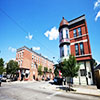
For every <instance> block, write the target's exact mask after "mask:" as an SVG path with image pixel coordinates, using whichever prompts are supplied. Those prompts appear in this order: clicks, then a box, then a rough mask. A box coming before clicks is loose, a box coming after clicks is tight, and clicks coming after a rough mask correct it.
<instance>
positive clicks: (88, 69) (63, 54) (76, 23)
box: [59, 15, 93, 85]
mask: <svg viewBox="0 0 100 100" xmlns="http://www.w3.org/2000/svg"><path fill="white" fill-rule="evenodd" d="M59 42H60V45H59V47H60V58H61V59H60V61H63V59H68V57H69V54H72V55H74V56H75V57H76V60H77V63H80V69H79V75H78V77H77V78H73V83H74V84H84V85H86V84H89V85H90V84H93V73H92V72H93V68H92V64H91V60H92V54H91V48H90V41H89V35H88V29H87V23H86V19H85V15H82V16H80V17H78V18H75V19H73V20H71V21H67V20H66V19H64V17H63V19H62V21H61V23H60V26H59Z"/></svg>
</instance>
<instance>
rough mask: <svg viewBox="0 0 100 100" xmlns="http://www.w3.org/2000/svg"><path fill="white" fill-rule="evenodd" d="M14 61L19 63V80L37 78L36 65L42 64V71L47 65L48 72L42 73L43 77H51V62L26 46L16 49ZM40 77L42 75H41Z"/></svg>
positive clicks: (52, 70) (52, 68) (52, 69)
mask: <svg viewBox="0 0 100 100" xmlns="http://www.w3.org/2000/svg"><path fill="white" fill-rule="evenodd" d="M16 61H17V62H18V64H19V68H20V70H19V78H18V79H19V80H33V79H38V78H39V77H38V67H39V66H40V65H41V66H42V71H44V67H47V69H48V73H46V75H44V77H45V78H47V77H49V78H50V79H53V75H54V74H53V73H54V67H53V65H54V64H53V62H52V61H50V60H49V59H47V58H45V57H44V56H42V55H41V54H38V53H36V52H34V51H33V50H32V48H31V49H29V48H28V47H26V46H24V47H22V48H19V49H17V52H16ZM41 77H42V76H41Z"/></svg>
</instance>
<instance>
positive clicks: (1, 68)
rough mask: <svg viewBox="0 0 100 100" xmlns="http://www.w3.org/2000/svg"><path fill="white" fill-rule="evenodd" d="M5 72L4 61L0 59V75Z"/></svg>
mask: <svg viewBox="0 0 100 100" xmlns="http://www.w3.org/2000/svg"><path fill="white" fill-rule="evenodd" d="M4 71H5V69H4V61H3V59H2V58H0V75H2V73H3V72H4Z"/></svg>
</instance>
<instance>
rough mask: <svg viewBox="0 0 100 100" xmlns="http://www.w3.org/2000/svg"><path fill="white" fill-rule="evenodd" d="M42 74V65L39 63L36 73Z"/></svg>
mask: <svg viewBox="0 0 100 100" xmlns="http://www.w3.org/2000/svg"><path fill="white" fill-rule="evenodd" d="M42 74H43V72H42V66H41V65H40V66H39V67H38V75H40V76H41V75H42Z"/></svg>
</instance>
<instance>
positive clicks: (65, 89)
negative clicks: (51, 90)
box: [56, 86, 76, 92]
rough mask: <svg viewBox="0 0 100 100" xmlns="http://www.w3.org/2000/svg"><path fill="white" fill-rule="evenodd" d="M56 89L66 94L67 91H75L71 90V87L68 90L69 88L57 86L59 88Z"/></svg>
mask: <svg viewBox="0 0 100 100" xmlns="http://www.w3.org/2000/svg"><path fill="white" fill-rule="evenodd" d="M56 89H60V90H63V91H66V92H68V91H76V90H74V89H73V88H71V87H70V88H69V87H66V86H59V87H56Z"/></svg>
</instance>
